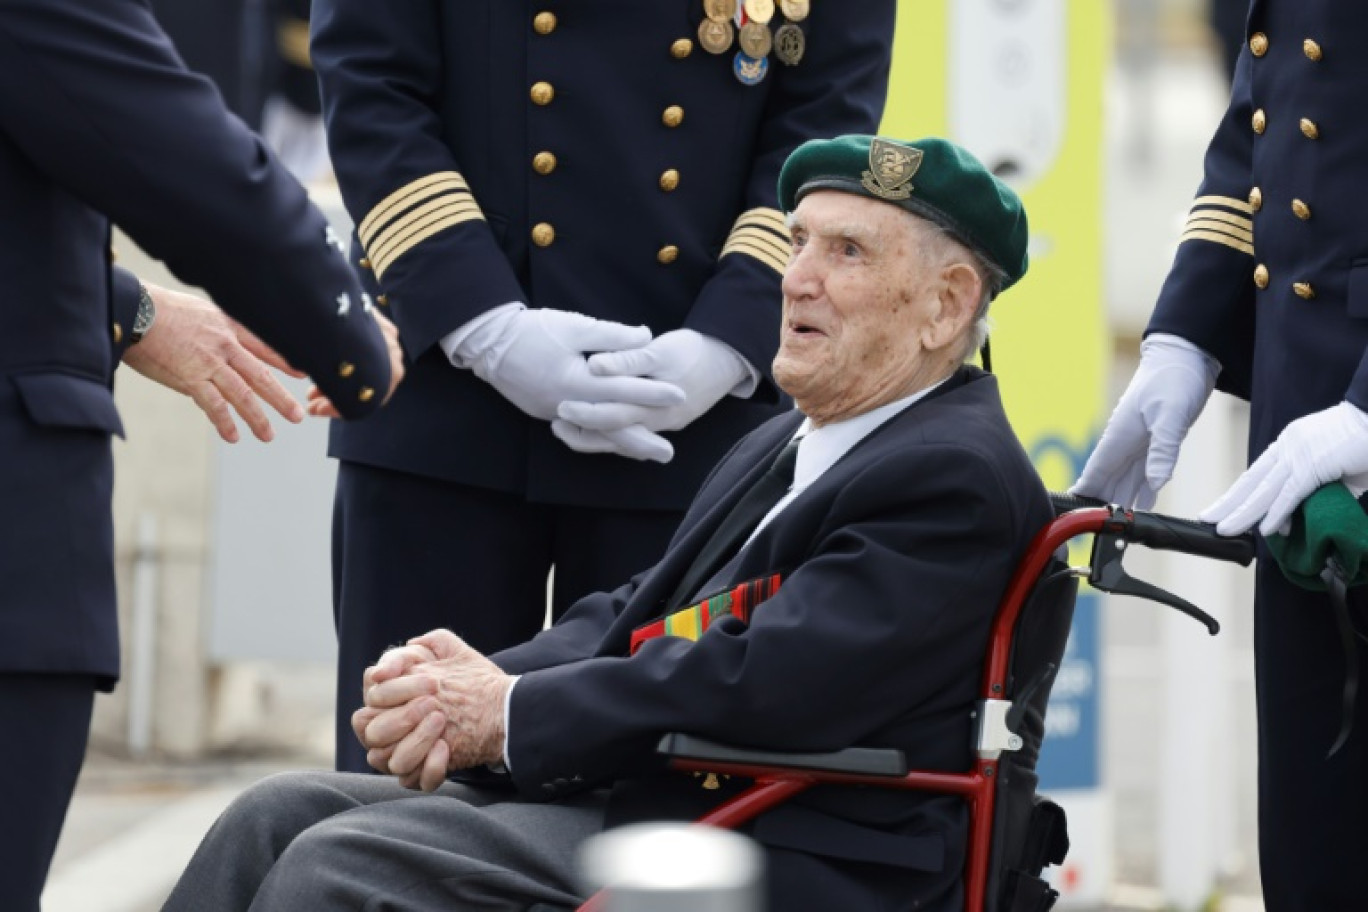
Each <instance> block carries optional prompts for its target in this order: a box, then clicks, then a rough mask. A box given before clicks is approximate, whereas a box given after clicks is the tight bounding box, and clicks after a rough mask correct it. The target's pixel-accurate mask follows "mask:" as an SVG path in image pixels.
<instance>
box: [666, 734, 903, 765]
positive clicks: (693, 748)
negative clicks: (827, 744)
mask: <svg viewBox="0 0 1368 912" xmlns="http://www.w3.org/2000/svg"><path fill="white" fill-rule="evenodd" d="M656 753H658V754H664V755H665V756H667V757H672V758H675V759H682V760H704V761H711V762H714V763H740V764H745V765H747V766H779V767H785V768H790V769H808V770H815V771H819V772H826V773H856V774H862V775H867V776H906V775H907V758H906V757H904V756H903V752H902V751H900V750H896V749H894V748H891V747H890V748H875V747H848V748H846V749H845V750H839V751H830V752H827V753H817V754H806V753H803V754H800V753H788V752H780V751H762V750H751V749H749V748H744V747H732V746H730V745H727V744H719V743H718V742H716V741H709V740H707V739H705V738H698V737H695V736H693V735H685V734H682V733H680V732H670V733H669V734H668V735H665V736H664V737H663V738H661V739H660V743H659V744H658V745H656Z"/></svg>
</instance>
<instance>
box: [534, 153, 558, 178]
mask: <svg viewBox="0 0 1368 912" xmlns="http://www.w3.org/2000/svg"><path fill="white" fill-rule="evenodd" d="M532 170H533V171H536V172H537V173H538V174H550V173H551V172H552V171H555V170H556V156H554V155H552V154H551V153H550V152H538V153H537V154H536V155H534V156H532Z"/></svg>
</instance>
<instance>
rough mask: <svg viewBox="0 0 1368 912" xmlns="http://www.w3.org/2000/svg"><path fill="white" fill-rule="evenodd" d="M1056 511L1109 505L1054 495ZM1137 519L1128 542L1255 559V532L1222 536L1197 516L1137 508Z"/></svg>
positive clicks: (1240, 559) (1238, 559)
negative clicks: (1152, 511)
mask: <svg viewBox="0 0 1368 912" xmlns="http://www.w3.org/2000/svg"><path fill="white" fill-rule="evenodd" d="M1050 502H1051V503H1052V504H1054V508H1055V513H1056V514H1060V513H1067V512H1069V511H1070V510H1078V509H1083V508H1086V507H1105V506H1107V504H1105V503H1104V502H1102V501H1100V500H1097V499H1096V498H1093V497H1080V496H1078V495H1077V494H1054V493H1052V494H1050ZM1132 515H1133V519H1132V521H1131V522H1130V523H1129V524H1128V525H1127V526H1126V528H1125V529H1124V530H1123V531H1122V534H1123V535H1124V537H1125V538H1126V540H1127V541H1133V542H1135V543H1136V544H1140V545H1144V546H1145V547H1147V548H1156V549H1161V550H1164V551H1181V552H1183V553H1184V554H1195V555H1197V556H1198V557H1210V558H1213V559H1215V560H1223V561H1230V562H1231V563H1233V564H1239V565H1241V566H1245V567H1247V566H1249V562H1250V561H1252V560H1254V535H1253V533H1251V532H1245V533H1243V534H1242V535H1233V536H1226V535H1218V534H1217V533H1216V527H1215V526H1213V525H1211V524H1210V523H1204V522H1198V521H1196V520H1193V519H1179V518H1178V517H1176V516H1165V515H1164V514H1163V513H1146V512H1145V511H1143V510H1135V511H1133V514H1132Z"/></svg>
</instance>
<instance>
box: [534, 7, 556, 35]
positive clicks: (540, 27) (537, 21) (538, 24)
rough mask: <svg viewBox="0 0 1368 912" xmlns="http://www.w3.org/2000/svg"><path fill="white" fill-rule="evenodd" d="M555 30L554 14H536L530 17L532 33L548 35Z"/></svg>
mask: <svg viewBox="0 0 1368 912" xmlns="http://www.w3.org/2000/svg"><path fill="white" fill-rule="evenodd" d="M555 30H556V14H555V13H552V12H542V13H537V15H535V16H533V17H532V31H534V32H536V33H537V34H538V35H549V34H551V33H552V32H554V31H555Z"/></svg>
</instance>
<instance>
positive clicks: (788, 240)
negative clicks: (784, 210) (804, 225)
mask: <svg viewBox="0 0 1368 912" xmlns="http://www.w3.org/2000/svg"><path fill="white" fill-rule="evenodd" d="M743 231H749V232H756V233H759V234H764V235H766V236H767V237H772V238H774V239H775V240H776V241H779V242H780V243H781V244H784V245H788V244H792V243H793V235H791V234H789V230H788V228H787V227H786V226H782V225H775V224H774V223H773V222H769V221H750V220H747V221H744V222H737V223H736V226H735V227H733V228H732V236H733V237H735V236H736V235H738V234H740V233H741V232H743Z"/></svg>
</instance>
